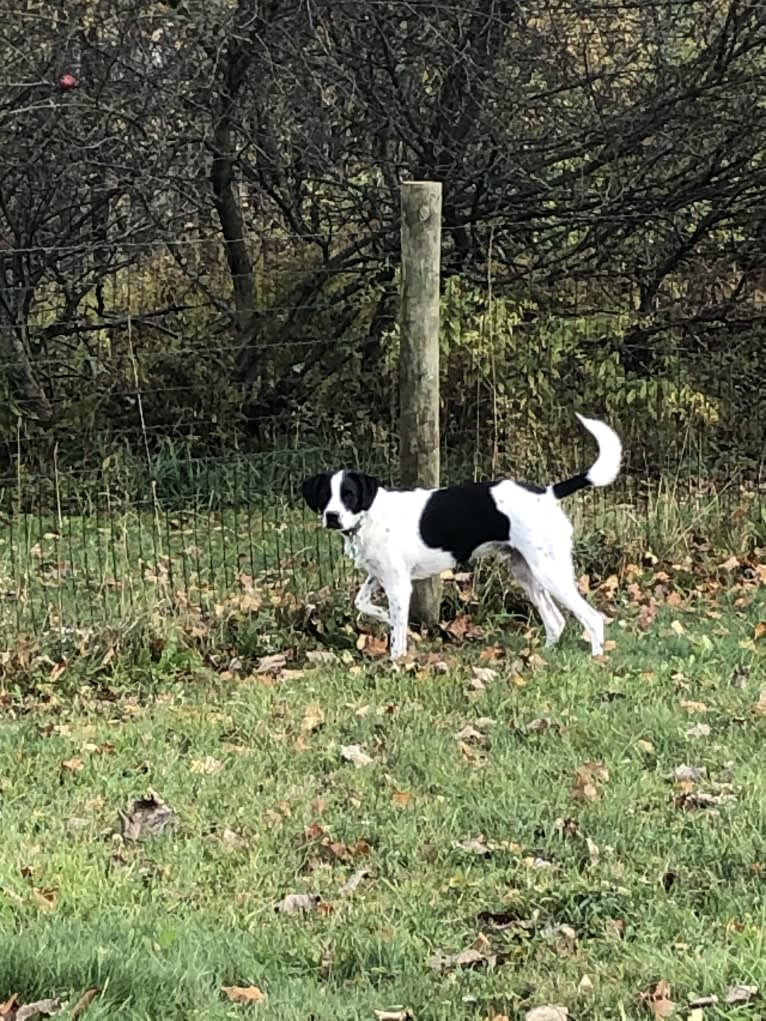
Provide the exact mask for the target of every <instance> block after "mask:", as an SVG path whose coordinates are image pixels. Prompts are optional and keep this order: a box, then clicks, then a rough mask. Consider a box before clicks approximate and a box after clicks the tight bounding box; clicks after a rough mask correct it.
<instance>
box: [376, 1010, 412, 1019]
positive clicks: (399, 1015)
mask: <svg viewBox="0 0 766 1021" xmlns="http://www.w3.org/2000/svg"><path fill="white" fill-rule="evenodd" d="M373 1014H374V1015H375V1018H376V1021H415V1015H414V1014H413V1013H412V1011H411V1010H410V1009H409V1007H394V1009H393V1010H373Z"/></svg>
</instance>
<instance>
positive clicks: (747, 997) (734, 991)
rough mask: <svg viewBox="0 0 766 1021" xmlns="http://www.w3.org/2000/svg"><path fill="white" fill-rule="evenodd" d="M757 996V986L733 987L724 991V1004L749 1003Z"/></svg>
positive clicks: (738, 985)
mask: <svg viewBox="0 0 766 1021" xmlns="http://www.w3.org/2000/svg"><path fill="white" fill-rule="evenodd" d="M757 995H758V986H746V985H740V984H737V985H733V986H730V987H729V989H728V990H727V991H726V996H725V997H724V1003H750V1001H751V1000H754V999H755V998H756V996H757Z"/></svg>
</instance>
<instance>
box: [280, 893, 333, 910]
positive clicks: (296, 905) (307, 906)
mask: <svg viewBox="0 0 766 1021" xmlns="http://www.w3.org/2000/svg"><path fill="white" fill-rule="evenodd" d="M321 901H322V898H321V896H320V895H319V894H318V893H288V894H287V896H286V897H283V898H282V900H280V901H277V903H276V904H275V905H274V910H275V911H276V912H277V914H280V915H292V914H295V913H296V912H297V911H301V912H303V914H308V913H309V912H311V911H316V909H317V908H318V907H319V904H320V903H321Z"/></svg>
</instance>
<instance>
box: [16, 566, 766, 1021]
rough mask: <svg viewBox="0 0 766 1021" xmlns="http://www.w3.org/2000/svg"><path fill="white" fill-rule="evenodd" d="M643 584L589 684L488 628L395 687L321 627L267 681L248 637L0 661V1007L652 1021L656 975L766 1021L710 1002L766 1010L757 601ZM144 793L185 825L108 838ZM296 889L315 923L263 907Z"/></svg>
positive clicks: (122, 1014) (105, 1012) (570, 639)
mask: <svg viewBox="0 0 766 1021" xmlns="http://www.w3.org/2000/svg"><path fill="white" fill-rule="evenodd" d="M724 574H725V572H724ZM740 580H741V579H740ZM633 584H635V585H636V586H637V587H636V588H633V589H631V588H630V583H629V582H628V581H624V582H622V583H621V586H620V588H619V589H618V590H617V592H616V593H615V594H614V597H613V599H612V600H611V603H610V605H611V607H612V609H613V612H614V614H615V616H616V617H617V618H618V620H617V623H613V624H612V625H611V627H610V629H609V637H610V638H611V639H612V641H613V642H614V648H612V649H610V651H609V652H608V654H607V656H606V658H605V659H604V660H603V661H601V662H596V661H593V660H591V659H590V657H589V656H588V652H587V646H586V644H585V643H584V642H583V641H582V640H581V637H580V635H579V629H578V628H577V627H576V626H575V625H573V624H570V625H569V627H568V629H567V632H566V633H565V638H564V640H563V643H562V646H561V647H560V648H559V649H558V650H556V651H555V652H552V653H545V654H544V655H543V654H542V651H541V650H540V648H539V646H538V645H537V642H538V641H539V629H538V627H537V624H536V622H532V627H531V628H529V629H528V628H527V627H526V625H522V624H519V622H518V621H517V620H516V621H513V620H511V619H509V618H502V619H501V618H499V617H497V618H489V619H487V620H486V621H484V628H485V634H484V637H477V638H475V639H474V640H473V641H468V642H466V643H465V644H463V645H459V646H458V645H449V644H444V645H443V646H440V645H438V644H437V646H436V647H435V649H434V651H433V653H432V655H431V656H430V657H429V656H428V655H427V654H426V653H425V652H421V655H420V659H419V660H418V661H417V662H416V663H415V664H414V665H413V666H412V667H411V668H409V669H404V670H402V669H397V670H394V669H392V668H391V667H390V666H389V665H388V664H387V663H386V662H385V660H381V659H373V660H369V659H365V658H364V657H363V656H362V655H361V654H360V653H358V652H357V651H356V650H355V649H354V637H355V634H356V631H355V629H352V628H351V627H350V625H348V626H347V627H346V630H345V631H342V632H341V633H342V634H343V635H345V638H346V643H345V644H346V646H347V648H346V650H345V651H342V652H340V654H339V658H338V659H336V660H335V661H334V662H320V663H318V664H317V663H311V662H306V660H305V652H306V651H307V649H310V648H311V647H312V646H313V647H317V645H318V642H319V641H320V640H321V638H317V636H316V635H312V634H311V633H307V632H306V631H305V630H304V631H303V632H302V633H301V637H300V638H299V639H296V637H295V634H293V633H292V632H290V631H289V630H288V629H285V630H284V631H282V632H280V631H279V630H274V629H272V631H271V632H270V633H269V635H268V638H267V640H266V639H264V637H263V634H261V640H260V641H257V640H255V639H254V638H253V636H252V634H251V635H250V638H249V641H250V642H251V647H252V649H254V650H255V651H256V652H258V653H263V652H264V651H269V650H271V651H279V646H280V641H281V642H282V643H283V647H284V648H285V650H288V649H289V650H290V651H292V652H293V653H294V655H293V658H292V659H291V660H290V661H289V662H288V664H287V665H288V670H287V671H283V670H281V669H279V667H276V668H275V670H276V674H275V675H274V676H272V675H269V674H267V673H259V672H257V663H256V656H255V653H254V654H253V657H252V658H248V654H247V652H246V651H245V652H243V651H242V650H243V649H246V643H245V644H243V642H242V641H240V644H239V646H237V641H236V640H231V641H232V651H233V653H234V654H236V653H237V650H238V649H239V659H236V656H235V657H234V659H232V658H231V657H229V656H228V653H227V655H226V656H223V657H222V658H221V657H219V658H216V657H215V656H212V657H211V654H210V650H209V649H208V650H207V651H204V652H203V651H202V650H201V649H200V648H199V647H198V646H197V645H194V644H193V643H192V642H189V641H185V640H183V639H182V638H178V639H176V640H167V641H163V642H158V643H157V644H156V645H155V646H154V647H153V649H152V650H147V651H146V654H145V655H144V657H143V658H141V657H140V656H139V657H137V658H134V661H133V662H132V663H131V664H130V665H129V664H127V663H123V660H122V659H121V658H120V656H115V657H114V659H112V660H109V659H108V658H107V657H102V659H101V660H100V666H99V669H95V668H93V667H92V664H91V666H88V664H87V663H85V662H84V661H83V664H81V665H80V666H79V667H78V665H77V662H76V657H75V656H74V655H72V656H70V657H69V658H68V659H66V658H63V657H57V656H56V655H52V656H51V655H49V656H47V658H46V657H45V656H42V655H40V656H38V657H37V659H35V658H34V657H33V659H32V662H31V663H29V662H27V664H26V667H25V670H26V672H25V673H24V676H23V677H21V676H20V675H19V676H16V675H14V673H13V669H17V668H18V658H13V657H10V654H6V657H5V660H4V664H5V665H4V674H3V680H2V687H1V688H0V699H2V701H1V702H0V706H2V716H1V717H0V720H1V722H0V808H1V809H2V822H3V827H2V840H1V841H0V932H2V943H1V944H0V945H1V946H2V950H0V1002H2V1000H3V999H4V998H5V997H7V996H10V995H11V994H14V993H18V994H19V997H20V1001H21V1002H29V1001H33V1000H38V999H41V998H44V997H54V996H55V997H60V998H61V1000H62V1003H63V1006H62V1008H61V1011H60V1013H59V1014H58V1015H57V1016H60V1017H67V1016H71V1014H70V1013H68V1011H69V1010H71V1007H72V1005H73V1004H74V1003H75V1002H76V1001H77V999H78V998H79V997H80V996H81V994H83V993H84V992H85V991H86V990H88V989H91V988H96V987H97V988H98V989H100V992H99V993H98V995H96V997H95V998H94V999H93V1001H92V1002H91V1003H90V1005H89V1006H88V1007H87V1010H86V1011H85V1013H84V1016H85V1017H86V1018H87V1019H88V1021H97V1019H99V1018H110V1019H112V1018H131V1019H133V1018H135V1019H157V1018H162V1019H170V1018H178V1019H202V1018H205V1019H214V1018H239V1017H248V1016H253V1017H256V1016H257V1017H260V1018H264V1019H265V1018H269V1019H279V1021H293V1019H294V1021H309V1019H314V1021H320V1019H321V1021H325V1019H326V1021H346V1019H348V1021H351V1019H365V1018H370V1019H372V1018H374V1017H375V1011H376V1010H378V1011H386V1010H388V1011H392V1012H393V1013H392V1016H393V1017H396V1016H397V1011H398V1010H399V1009H400V1008H401V1014H400V1015H399V1016H401V1017H402V1018H404V1017H407V1016H410V1015H408V1014H406V1013H405V1012H404V1010H405V1008H406V1009H408V1010H409V1011H411V1016H413V1017H414V1018H416V1019H418V1021H427V1019H428V1021H437V1019H444V1021H447V1019H450V1021H451V1019H454V1018H467V1019H476V1021H479V1019H494V1018H496V1017H497V1016H500V1017H503V1015H506V1016H507V1017H508V1018H522V1017H524V1014H525V1013H526V1011H528V1010H529V1009H531V1008H532V1007H536V1006H541V1005H545V1004H560V1005H563V1006H565V1007H567V1008H568V1010H569V1011H570V1014H571V1015H572V1016H573V1017H575V1018H585V1017H588V1018H605V1019H607V1018H626V1017H627V1018H633V1017H636V1018H638V1017H648V1018H651V1017H652V1016H653V1012H652V1006H651V1004H649V1003H648V1002H647V1001H641V999H640V994H641V993H642V992H645V991H647V990H650V989H652V988H653V987H654V985H655V984H656V983H657V982H659V981H666V982H667V983H669V997H670V999H672V1000H673V1001H675V1002H676V1004H677V1007H676V1014H677V1015H678V1016H679V1017H683V1018H688V1017H690V1016H691V1017H692V1018H694V1019H695V1021H699V1018H700V1017H704V1018H705V1019H715V1018H724V1017H725V1018H740V1017H741V1018H746V1017H747V1018H749V1017H760V1016H762V1015H763V1009H764V1000H762V999H760V998H759V997H760V994H757V995H756V998H755V999H754V1000H752V1001H751V1002H750V1003H744V1004H727V1003H726V1002H725V998H726V995H727V991H728V990H729V989H730V988H731V987H732V986H735V985H737V984H743V985H747V986H759V987H760V988H761V991H762V992H763V993H765V994H766V946H765V945H764V942H765V939H766V937H765V936H764V932H765V928H764V923H765V922H766V917H765V916H766V898H765V894H766V770H765V769H764V761H765V758H764V748H765V747H766V700H765V701H764V702H762V704H761V709H762V712H759V711H758V710H757V709H756V708H755V707H756V705H757V703H758V701H759V698H760V697H761V691H762V689H764V688H766V671H765V670H764V652H763V648H764V647H766V637H762V636H761V629H760V628H758V624H759V623H760V622H761V621H762V620H764V619H766V606H764V587H763V585H761V586H760V587H758V585H757V584H756V581H755V580H753V579H751V580H750V581H749V582H748V583H747V584H746V585H744V584H740V582H739V581H738V582H737V584H736V585H723V586H721V587H718V586H711V587H710V588H711V590H710V591H709V592H708V590H707V589H706V588H705V586H701V587H698V588H697V590H696V591H694V590H693V586H691V585H690V588H689V590H688V591H686V592H684V593H682V594H681V595H677V596H676V597H675V599H673V600H671V605H668V600H667V598H666V597H667V591H668V588H672V586H668V585H667V584H665V586H664V588H663V592H662V594H660V592H659V590H658V588H657V586H658V585H659V586H660V588H662V585H663V583H662V580H661V579H660V580H659V581H658V579H657V578H656V577H652V576H651V572H648V573H647V574H646V575H643V576H642V577H641V578H639V580H638V581H637V582H634V583H633ZM716 589H717V590H716ZM652 593H654V594H655V596H656V597H657V599H658V600H659V605H658V606H657V607H655V606H654V605H653V604H652V601H651V600H652V596H651V594H652ZM596 598H597V599H598V597H596ZM647 606H649V607H650V609H649V610H647V609H646V607H647ZM655 609H656V616H654V617H653V619H652V615H653V614H654V612H655ZM254 626H256V625H254ZM269 626H271V625H269ZM256 630H257V626H256ZM243 634H244V631H243V632H242V633H241V634H240V635H239V639H242V635H243ZM307 635H308V636H307ZM335 647H336V648H339V645H337V644H336V646H335ZM421 649H423V647H422V646H421ZM487 650H489V651H487ZM104 658H107V662H106V663H104V662H103V659H104ZM62 662H63V663H64V664H65V665H64V667H61V666H59V668H58V670H57V663H59V664H60V663H62ZM14 664H15V666H14ZM12 668H13V669H12ZM477 668H478V671H479V672H478V673H477ZM18 669H20V668H18ZM488 671H489V672H488ZM465 728H469V729H467V730H466V729H465ZM457 735H460V736H457ZM355 746H357V747H358V750H359V751H361V752H362V753H364V755H366V756H368V757H369V760H370V761H366V760H364V759H362V763H363V764H357V763H356V762H355V761H353V759H354V758H358V752H355V751H354V750H353V749H354V747H355ZM349 748H351V749H352V750H351V751H349ZM344 749H345V752H344ZM347 756H350V757H351V758H350V759H349V758H348V757H347ZM588 764H589V765H588ZM681 766H687V767H695V769H694V770H693V771H692V773H691V774H689V776H691V779H683V775H684V774H682V775H681V778H680V779H679V778H674V771H675V770H677V769H678V767H681ZM702 771H704V772H702ZM149 791H154V792H156V794H157V795H158V796H159V797H161V798H162V799H163V800H164V801H165V802H166V803H167V805H168V806H170V808H172V810H173V811H174V812H175V813H176V820H175V825H170V826H168V827H167V828H166V829H164V830H163V831H162V832H161V833H159V834H157V835H154V836H149V837H147V838H146V839H144V840H138V841H131V840H127V839H125V837H124V836H123V835H122V830H123V825H122V824H121V822H120V816H119V813H120V811H123V812H126V813H127V812H129V810H130V807H131V805H132V803H133V802H134V800H135V799H136V798H140V797H142V796H145V795H147V793H148V792H149ZM359 870H364V875H363V876H362V875H360V873H359ZM352 877H354V878H355V880H358V885H356V887H355V888H354V889H352V890H351V891H346V890H344V884H346V883H347V882H348V881H349V879H350V878H352ZM352 885H353V884H352ZM290 894H313V895H318V896H319V897H320V898H321V901H319V902H318V903H315V907H314V910H313V911H311V912H309V913H304V912H294V913H282V912H276V911H275V905H276V904H277V903H278V902H280V901H281V900H282V899H283V898H285V897H286V896H288V895H290ZM470 948H473V950H474V952H473V953H472V954H469V955H467V956H465V957H463V958H462V959H459V960H458V961H454V960H450V959H449V955H456V954H460V953H461V952H463V951H466V950H468V949H470ZM443 955H447V956H446V957H445V956H443ZM461 961H462V962H463V963H461ZM231 986H240V987H250V986H254V987H257V988H258V990H260V991H261V992H262V993H263V994H265V998H263V999H262V1000H261V1001H260V1002H258V1003H257V1004H255V1005H250V1006H244V1005H240V1004H236V1003H233V1002H231V1001H230V1000H229V999H228V998H227V997H226V995H225V994H224V993H222V989H223V987H231ZM660 988H661V990H662V989H664V987H660ZM712 994H715V995H716V996H717V997H718V998H719V1003H718V1004H717V1005H714V1006H707V1007H704V1008H702V1010H703V1013H702V1014H699V1012H698V1013H697V1014H696V1015H695V1014H694V1013H692V1011H693V1010H697V1011H699V1009H700V1008H695V1007H690V1006H689V1002H690V1000H692V999H693V998H694V997H696V996H702V995H712ZM252 995H253V996H256V995H257V994H255V993H253V994H252ZM657 995H658V996H659V997H660V999H659V1002H658V1003H656V1004H655V1005H654V1007H655V1010H654V1013H655V1014H656V1015H657V1016H660V1014H661V1013H662V1012H663V1011H664V1010H665V1001H664V1000H663V999H662V998H661V993H658V994H657ZM748 995H749V994H740V996H741V998H747V996H748ZM382 1016H383V1017H385V1014H384V1015H382Z"/></svg>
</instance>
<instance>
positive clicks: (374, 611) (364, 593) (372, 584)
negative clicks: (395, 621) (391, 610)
mask: <svg viewBox="0 0 766 1021" xmlns="http://www.w3.org/2000/svg"><path fill="white" fill-rule="evenodd" d="M381 588H382V585H381V584H380V582H379V581H378V579H377V578H373V576H372V575H371V574H369V575H368V576H367V578H366V579H365V582H364V585H362V587H361V588H360V589H359V591H358V592H357V595H356V599H355V600H354V606H355V607H356V608H357V610H359V612H360V613H364V614H366V615H367V616H368V617H372V618H373V619H374V620H379V621H382V622H383V623H384V624H390V623H391V621H390V618H389V616H388V614H387V613H386V611H385V610H384V609H383V607H382V606H376V605H375V604H374V603H373V601H372V597H373V596H374V595H375V593H376V592H379V591H380V589H381Z"/></svg>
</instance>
